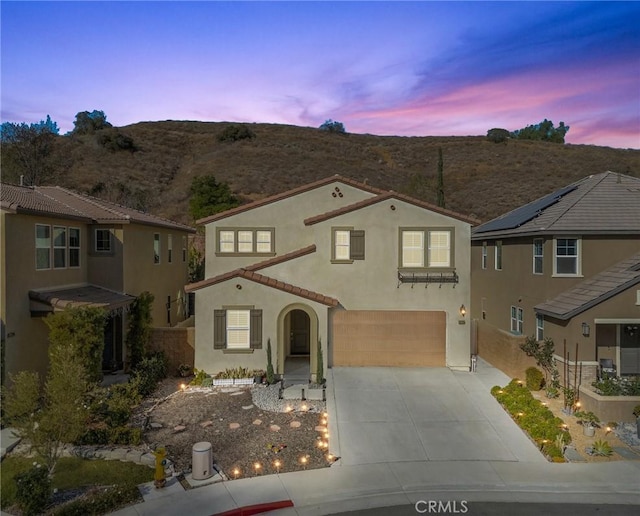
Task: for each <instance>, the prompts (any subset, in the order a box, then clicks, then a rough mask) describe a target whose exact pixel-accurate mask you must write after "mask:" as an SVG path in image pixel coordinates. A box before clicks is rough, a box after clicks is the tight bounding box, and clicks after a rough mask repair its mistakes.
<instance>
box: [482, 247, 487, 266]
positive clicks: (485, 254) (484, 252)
mask: <svg viewBox="0 0 640 516" xmlns="http://www.w3.org/2000/svg"><path fill="white" fill-rule="evenodd" d="M482 268H483V269H486V268H487V243H486V242H482Z"/></svg>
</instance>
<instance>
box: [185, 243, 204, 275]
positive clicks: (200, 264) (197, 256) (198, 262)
mask: <svg viewBox="0 0 640 516" xmlns="http://www.w3.org/2000/svg"><path fill="white" fill-rule="evenodd" d="M188 270H189V283H195V282H196V281H202V280H203V279H204V256H202V253H201V252H200V251H198V250H197V249H196V248H195V247H193V246H191V247H190V248H189V264H188Z"/></svg>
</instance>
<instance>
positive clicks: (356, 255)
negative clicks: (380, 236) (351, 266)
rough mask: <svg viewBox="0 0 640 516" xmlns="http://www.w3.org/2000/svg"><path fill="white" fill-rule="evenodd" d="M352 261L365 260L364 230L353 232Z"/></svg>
mask: <svg viewBox="0 0 640 516" xmlns="http://www.w3.org/2000/svg"><path fill="white" fill-rule="evenodd" d="M351 259H352V260H364V230H363V229H356V230H352V231H351Z"/></svg>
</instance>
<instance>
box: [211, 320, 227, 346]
mask: <svg viewBox="0 0 640 516" xmlns="http://www.w3.org/2000/svg"><path fill="white" fill-rule="evenodd" d="M226 346H227V311H226V310H214V311H213V349H224V348H225V347H226Z"/></svg>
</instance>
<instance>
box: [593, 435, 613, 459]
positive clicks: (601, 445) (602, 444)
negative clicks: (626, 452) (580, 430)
mask: <svg viewBox="0 0 640 516" xmlns="http://www.w3.org/2000/svg"><path fill="white" fill-rule="evenodd" d="M612 453H613V450H612V449H611V445H610V444H609V442H608V441H603V440H602V439H600V440H598V441H596V442H594V443H593V444H592V445H591V454H592V455H598V456H600V457H608V456H609V455H611V454H612Z"/></svg>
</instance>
